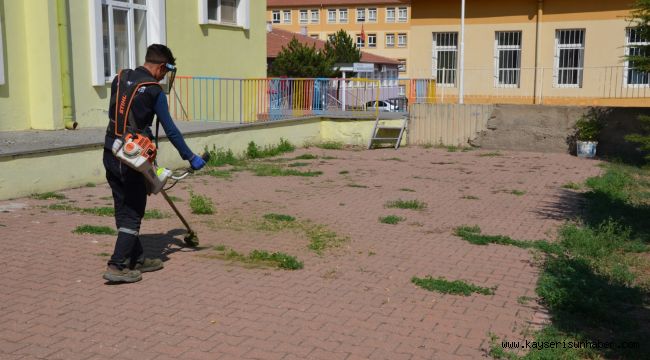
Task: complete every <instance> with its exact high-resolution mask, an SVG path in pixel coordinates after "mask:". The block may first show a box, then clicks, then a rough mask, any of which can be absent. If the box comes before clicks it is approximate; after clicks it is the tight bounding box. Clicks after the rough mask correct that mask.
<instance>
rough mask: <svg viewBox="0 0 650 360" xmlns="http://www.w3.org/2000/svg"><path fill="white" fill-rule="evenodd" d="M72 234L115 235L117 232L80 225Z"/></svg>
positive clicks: (99, 227) (102, 227)
mask: <svg viewBox="0 0 650 360" xmlns="http://www.w3.org/2000/svg"><path fill="white" fill-rule="evenodd" d="M72 232H73V233H75V234H95V235H117V231H115V229H113V228H111V227H108V226H95V225H80V226H77V227H76V228H75V229H74V230H72Z"/></svg>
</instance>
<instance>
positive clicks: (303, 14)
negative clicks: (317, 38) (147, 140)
mask: <svg viewBox="0 0 650 360" xmlns="http://www.w3.org/2000/svg"><path fill="white" fill-rule="evenodd" d="M308 16H309V14H307V10H300V23H301V24H306V23H308V22H309V18H308Z"/></svg>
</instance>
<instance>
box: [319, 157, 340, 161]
mask: <svg viewBox="0 0 650 360" xmlns="http://www.w3.org/2000/svg"><path fill="white" fill-rule="evenodd" d="M321 159H323V160H336V159H338V158H337V157H336V156H322V157H321Z"/></svg>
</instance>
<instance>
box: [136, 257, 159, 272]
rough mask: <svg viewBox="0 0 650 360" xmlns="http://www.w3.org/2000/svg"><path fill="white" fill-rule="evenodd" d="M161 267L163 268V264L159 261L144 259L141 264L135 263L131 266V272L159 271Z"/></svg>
mask: <svg viewBox="0 0 650 360" xmlns="http://www.w3.org/2000/svg"><path fill="white" fill-rule="evenodd" d="M163 266H164V265H163V262H162V260H160V259H150V258H145V259H144V261H143V262H142V264H141V263H135V265H133V270H137V271H139V272H141V273H145V272H151V271H156V270H160V269H162V268H163Z"/></svg>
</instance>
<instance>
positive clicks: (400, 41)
mask: <svg viewBox="0 0 650 360" xmlns="http://www.w3.org/2000/svg"><path fill="white" fill-rule="evenodd" d="M397 46H398V47H406V34H398V35H397Z"/></svg>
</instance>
